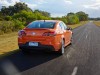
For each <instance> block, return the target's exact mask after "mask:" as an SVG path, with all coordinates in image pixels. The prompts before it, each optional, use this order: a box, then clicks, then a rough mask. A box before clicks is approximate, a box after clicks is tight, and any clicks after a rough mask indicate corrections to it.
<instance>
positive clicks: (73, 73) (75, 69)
mask: <svg viewBox="0 0 100 75" xmlns="http://www.w3.org/2000/svg"><path fill="white" fill-rule="evenodd" d="M77 70H78V67H77V66H76V67H74V69H73V72H72V74H71V75H76V73H77Z"/></svg>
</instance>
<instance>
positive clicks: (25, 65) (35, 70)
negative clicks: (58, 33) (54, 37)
mask: <svg viewBox="0 0 100 75" xmlns="http://www.w3.org/2000/svg"><path fill="white" fill-rule="evenodd" d="M73 33H74V35H73V43H72V45H70V46H68V47H66V49H65V51H66V52H65V54H64V55H62V56H61V55H58V54H55V53H47V54H46V53H33V54H31V55H24V54H22V53H21V52H20V51H19V52H16V53H14V54H12V55H9V56H7V57H4V58H1V59H0V75H100V27H97V26H96V25H94V24H93V23H92V22H89V23H88V24H86V25H83V26H81V27H78V28H76V29H74V30H73Z"/></svg>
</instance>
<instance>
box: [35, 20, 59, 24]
mask: <svg viewBox="0 0 100 75" xmlns="http://www.w3.org/2000/svg"><path fill="white" fill-rule="evenodd" d="M40 21H43V22H44V21H45V22H56V23H57V22H61V21H60V20H36V21H35V22H40Z"/></svg>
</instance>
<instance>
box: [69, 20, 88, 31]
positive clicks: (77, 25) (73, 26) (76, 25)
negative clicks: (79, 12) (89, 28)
mask: <svg viewBox="0 0 100 75" xmlns="http://www.w3.org/2000/svg"><path fill="white" fill-rule="evenodd" d="M87 22H88V21H82V22H80V23H79V24H74V25H68V26H69V27H71V28H72V29H74V28H77V27H79V26H82V25H85V24H86V23H87Z"/></svg>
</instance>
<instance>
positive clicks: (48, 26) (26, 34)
mask: <svg viewBox="0 0 100 75" xmlns="http://www.w3.org/2000/svg"><path fill="white" fill-rule="evenodd" d="M71 43H72V31H71V29H70V28H69V27H68V26H67V25H66V24H65V23H64V22H62V21H59V20H37V21H33V22H31V23H30V24H28V25H27V26H26V27H25V28H24V29H23V30H20V31H19V32H18V46H19V49H21V50H22V52H24V53H27V52H29V51H40V50H45V51H55V52H58V53H60V54H64V52H65V51H64V49H65V47H66V46H67V45H69V44H71Z"/></svg>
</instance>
